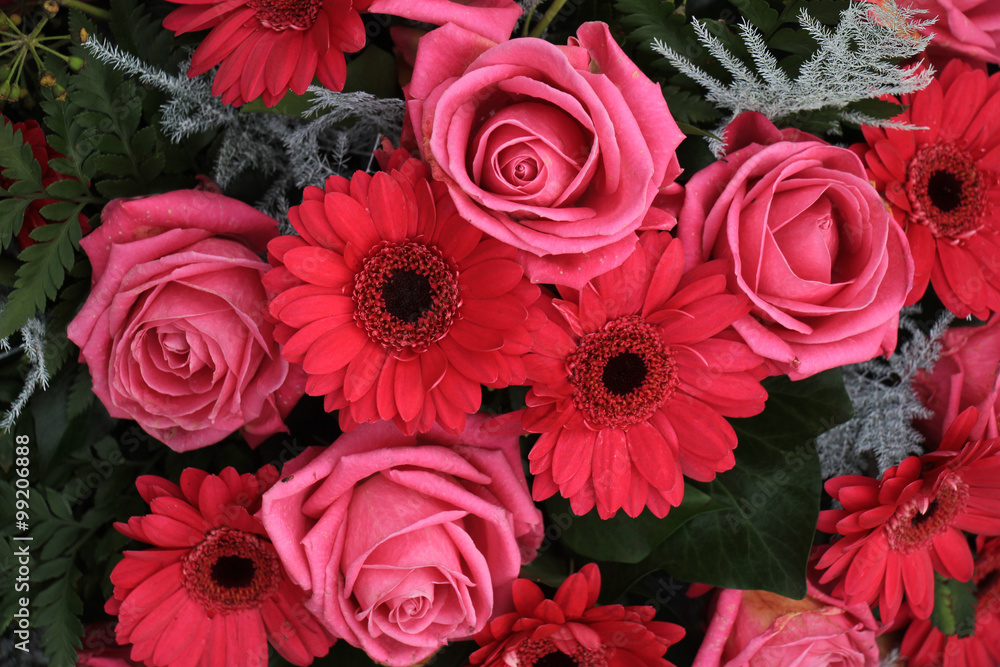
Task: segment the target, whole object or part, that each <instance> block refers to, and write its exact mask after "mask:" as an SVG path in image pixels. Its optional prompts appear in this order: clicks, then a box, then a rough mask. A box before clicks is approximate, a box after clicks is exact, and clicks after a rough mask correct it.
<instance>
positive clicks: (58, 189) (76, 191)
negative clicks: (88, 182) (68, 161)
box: [45, 178, 85, 200]
mask: <svg viewBox="0 0 1000 667" xmlns="http://www.w3.org/2000/svg"><path fill="white" fill-rule="evenodd" d="M45 194H47V195H48V196H49V197H52V198H54V199H74V200H75V199H79V198H80V197H82V196H83V195H84V194H85V191H84V188H83V185H81V184H80V181H78V180H76V179H73V178H64V179H61V180H58V181H56V182H55V183H52V184H51V185H49V186H48V187H47V188H45Z"/></svg>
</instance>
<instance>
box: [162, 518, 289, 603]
mask: <svg viewBox="0 0 1000 667" xmlns="http://www.w3.org/2000/svg"><path fill="white" fill-rule="evenodd" d="M182 572H183V575H184V576H183V578H184V586H185V587H186V588H187V589H188V592H189V593H190V594H191V597H192V598H194V599H195V600H196V601H197V602H199V603H200V604H201V605H202V606H203V607H205V609H207V610H208V612H209V614H216V613H229V612H232V611H239V610H243V609H254V608H257V607H259V606H260V605H261V604H262V603H263V602H264V601H265V600H267V599H268V598H270V597H271V596H272V595H274V592H275V591H276V590H277V589H278V583H279V582H280V578H281V563H280V561H279V560H278V555H277V554H276V553H275V551H274V548H273V547H272V546H271V544H270V542H268V541H267V540H266V539H264V538H262V537H260V536H258V535H254V534H253V533H245V532H243V531H240V530H233V529H231V528H228V527H222V528H217V529H215V530H213V531H212V532H210V533H209V534H208V535H207V536H206V537H205V539H204V540H203V541H202V542H200V543H199V544H198V545H197V546H195V547H194V548H193V549H191V551H190V552H189V553H188V554H187V556H185V557H184V562H183V566H182Z"/></svg>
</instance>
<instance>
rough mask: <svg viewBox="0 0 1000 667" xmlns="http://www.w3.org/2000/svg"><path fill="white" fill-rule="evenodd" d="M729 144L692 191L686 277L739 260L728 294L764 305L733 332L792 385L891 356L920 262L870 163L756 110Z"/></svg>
mask: <svg viewBox="0 0 1000 667" xmlns="http://www.w3.org/2000/svg"><path fill="white" fill-rule="evenodd" d="M726 139H727V142H728V143H727V149H728V151H729V152H728V154H727V155H726V157H725V158H724V159H722V160H720V161H718V162H716V163H714V164H712V165H709V166H708V167H705V168H704V169H702V170H701V171H699V172H698V173H697V174H695V175H694V176H693V177H692V178H691V180H690V181H689V182H688V183H687V185H686V186H685V199H684V206H683V208H682V210H681V214H680V217H679V223H678V236H679V237H680V238H681V240H682V241H683V242H684V253H685V268H686V269H687V270H690V269H691V268H693V267H694V266H697V265H698V264H701V263H702V262H705V261H707V260H709V259H719V258H722V259H727V260H729V261H730V262H731V263H732V273H731V274H730V276H729V289H730V290H731V291H732V292H734V293H736V294H740V293H742V294H746V295H747V296H749V297H750V300H751V301H752V302H753V309H752V310H751V312H750V314H748V315H746V316H745V317H743V318H742V319H740V320H737V321H736V323H735V324H734V325H733V326H734V328H735V329H736V330H737V331H738V332H739V334H740V335H741V336H742V337H743V338H744V339H745V340H746V342H747V344H748V345H749V346H750V348H751V349H752V350H753V351H754V352H756V353H758V354H760V355H761V356H762V357H765V358H767V359H770V360H772V361H773V362H774V365H775V368H776V370H777V371H778V372H779V373H787V374H788V375H789V376H790V377H791V378H792V379H793V380H796V379H801V378H804V377H808V376H810V375H813V374H815V373H818V372H820V371H823V370H826V369H828V368H833V367H835V366H842V365H844V364H849V363H856V362H860V361H867V360H868V359H871V358H873V357H875V356H878V355H879V354H882V353H884V354H890V353H891V352H892V351H893V350H894V349H895V347H896V329H897V326H898V322H899V309H900V308H901V307H902V306H903V302H904V301H905V299H906V294H907V292H908V291H909V290H910V286H911V284H912V283H913V259H912V257H911V255H910V248H909V245H908V244H907V242H906V237H905V236H904V234H903V231H902V230H901V229H900V228H899V226H898V225H896V224H895V223H893V222H892V221H891V219H890V217H889V214H888V212H887V211H886V209H885V207H884V206H883V204H882V200H881V198H880V197H879V194H878V192H876V191H875V189H874V188H873V187H872V185H871V184H870V183H869V182H868V177H867V176H866V174H865V168H864V165H863V164H862V163H861V160H859V159H858V157H857V156H856V155H854V153H852V152H851V151H849V150H847V149H846V148H838V147H836V146H831V145H829V144H827V143H825V142H823V141H822V140H820V139H817V138H816V137H813V136H811V135H808V134H804V133H802V132H799V131H798V130H784V131H779V130H778V129H777V128H776V127H774V125H772V124H771V123H770V121H768V120H767V119H766V118H764V117H763V116H762V115H760V114H758V113H753V112H747V113H744V114H741V115H740V116H738V117H737V118H736V119H735V120H733V122H732V123H731V124H730V125H729V127H728V128H727V129H726Z"/></svg>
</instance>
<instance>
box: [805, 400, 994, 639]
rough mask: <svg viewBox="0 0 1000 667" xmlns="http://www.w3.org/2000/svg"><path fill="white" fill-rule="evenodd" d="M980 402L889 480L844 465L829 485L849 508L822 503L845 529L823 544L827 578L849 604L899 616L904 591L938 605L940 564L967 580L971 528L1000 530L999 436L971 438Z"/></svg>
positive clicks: (825, 523)
mask: <svg viewBox="0 0 1000 667" xmlns="http://www.w3.org/2000/svg"><path fill="white" fill-rule="evenodd" d="M976 417H977V413H976V409H975V408H969V409H968V410H966V411H965V412H963V413H962V414H961V415H960V416H959V417H958V418H957V419H956V420H955V421H954V423H953V424H952V425H951V427H950V428H949V429H948V432H947V433H946V434H945V436H944V439H943V441H942V443H941V446H940V448H939V449H938V451H936V452H932V453H930V454H925V455H923V456H919V457H917V456H910V457H908V458H906V459H905V460H903V462H902V463H900V464H899V465H898V466H894V467H892V468H889V469H888V470H886V472H885V474H884V475H882V479H881V480H875V479H872V478H870V477H862V476H860V475H842V476H840V477H834V478H833V479H831V480H829V481H827V483H826V487H825V488H826V490H827V493H829V494H830V495H831V496H832V497H833V498H834V499H835V500H838V501H839V502H840V503H841V505H842V506H843V509H839V510H826V511H823V512H820V516H819V521H818V528H819V530H822V531H823V532H826V533H838V534H840V535H843V536H844V537H842V538H841V539H839V540H837V541H836V542H834V543H833V544H831V545H829V546H828V547H826V548H825V550H824V551H823V553H822V556H821V558H820V559H819V562H818V563H817V565H816V567H817V568H818V569H825V570H826V572H825V573H824V574H823V577H822V579H820V583H828V582H831V581H834V580H837V586H836V589H835V594H836V595H841V594H843V595H844V596H845V599H846V601H847V602H848V604H856V603H868V604H871V603H874V602H875V601H876V600H877V601H878V605H879V613H880V615H881V619H882V623H883V624H884V625H888V624H890V623H892V621H893V620H894V619H895V617H896V613H897V612H898V611H899V608H900V604H901V603H902V601H903V598H904V594H905V598H906V600H907V602H908V604H909V607H910V609H911V610H912V611H913V614H914V616H916V617H917V618H920V619H926V618H928V617H929V616H930V613H931V611H932V609H933V608H934V572H938V573H940V574H941V575H943V576H945V577H949V578H951V579H957V580H959V581H968V580H969V578H970V577H971V576H972V572H973V560H972V552H971V551H970V550H969V544H968V540H967V538H966V536H965V534H964V533H963V532H962V531H964V530H967V531H970V532H972V533H976V534H979V535H998V534H1000V439H991V440H980V441H978V442H967V438H968V436H969V433H970V432H971V430H972V428H973V426H974V425H975V422H976Z"/></svg>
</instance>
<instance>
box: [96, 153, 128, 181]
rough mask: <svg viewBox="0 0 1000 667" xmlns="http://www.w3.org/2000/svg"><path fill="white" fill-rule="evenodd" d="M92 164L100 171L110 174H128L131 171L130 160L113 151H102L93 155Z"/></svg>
mask: <svg viewBox="0 0 1000 667" xmlns="http://www.w3.org/2000/svg"><path fill="white" fill-rule="evenodd" d="M94 166H96V167H97V170H98V171H99V172H100V173H102V174H111V175H112V176H128V175H129V174H131V173H132V161H131V160H129V159H128V158H127V157H125V156H124V155H117V154H115V153H103V154H101V155H99V156H97V157H95V158H94Z"/></svg>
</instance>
